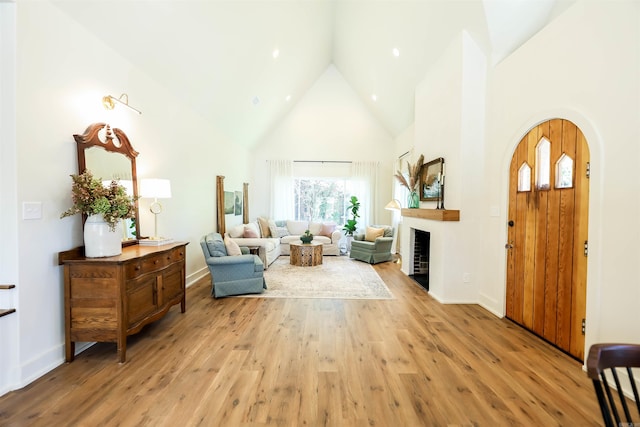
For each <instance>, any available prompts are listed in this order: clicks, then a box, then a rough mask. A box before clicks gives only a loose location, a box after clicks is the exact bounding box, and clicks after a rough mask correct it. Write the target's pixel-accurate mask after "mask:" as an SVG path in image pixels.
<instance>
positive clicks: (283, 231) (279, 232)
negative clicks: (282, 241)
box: [276, 227, 289, 237]
mask: <svg viewBox="0 0 640 427" xmlns="http://www.w3.org/2000/svg"><path fill="white" fill-rule="evenodd" d="M288 235H289V230H288V229H287V227H276V237H284V236H288Z"/></svg>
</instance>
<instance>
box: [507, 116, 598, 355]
mask: <svg viewBox="0 0 640 427" xmlns="http://www.w3.org/2000/svg"><path fill="white" fill-rule="evenodd" d="M588 206H589V147H588V145H587V141H586V140H585V138H584V135H583V134H582V132H581V131H580V129H578V128H577V127H576V125H574V124H573V123H571V122H570V121H568V120H562V119H553V120H549V121H547V122H544V123H542V124H540V125H538V126H536V127H534V128H533V129H531V131H529V133H528V134H527V135H525V137H524V138H522V140H521V141H520V143H519V144H518V147H517V149H516V151H515V153H514V155H513V158H512V160H511V168H510V172H509V219H508V226H507V228H508V234H507V235H508V242H507V244H506V248H507V300H506V316H507V318H509V319H511V320H513V321H514V322H516V323H518V324H520V325H522V326H524V327H525V328H527V329H529V330H531V331H532V332H534V333H535V334H537V335H539V336H541V337H543V338H544V339H546V340H547V341H549V342H551V343H553V344H554V345H556V346H557V347H559V348H560V349H562V350H564V351H566V352H568V353H569V354H571V355H572V356H574V357H576V358H578V359H580V360H584V325H585V313H586V309H585V306H586V281H587V254H588V238H587V236H588V229H587V223H588Z"/></svg>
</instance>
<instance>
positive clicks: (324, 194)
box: [293, 178, 351, 224]
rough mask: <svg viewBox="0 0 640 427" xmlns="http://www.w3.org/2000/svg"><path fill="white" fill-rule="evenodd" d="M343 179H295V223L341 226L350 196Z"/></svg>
mask: <svg viewBox="0 0 640 427" xmlns="http://www.w3.org/2000/svg"><path fill="white" fill-rule="evenodd" d="M348 187H349V183H348V181H346V180H345V179H344V178H295V179H294V188H293V191H294V208H295V220H297V221H302V220H305V221H322V222H334V223H336V224H343V223H344V221H345V209H346V208H347V205H348V201H347V200H346V199H347V198H348V197H351V196H350V193H349V188H348Z"/></svg>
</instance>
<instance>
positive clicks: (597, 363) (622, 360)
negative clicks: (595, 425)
mask: <svg viewBox="0 0 640 427" xmlns="http://www.w3.org/2000/svg"><path fill="white" fill-rule="evenodd" d="M638 367H640V345H638V344H615V343H603V344H594V345H592V346H591V348H590V349H589V355H588V357H587V375H588V376H589V378H591V380H592V381H593V387H594V389H595V392H596V397H597V398H598V404H599V405H600V411H601V413H602V419H603V421H604V424H605V426H607V427H609V426H611V427H614V426H620V425H626V424H625V423H629V424H630V425H633V418H632V415H631V411H630V410H629V406H628V404H627V398H626V396H625V395H624V392H623V386H622V383H621V382H620V378H619V376H618V371H617V369H616V368H624V369H626V372H627V375H628V377H629V382H630V386H631V390H632V392H633V396H634V400H635V402H634V403H635V406H636V410H637V413H638V415H637V416H638V418H637V420H640V398H639V397H638V389H637V386H636V382H635V378H634V376H633V372H632V370H631V368H638ZM607 372H608V373H609V374H608V376H609V378H613V380H614V382H615V389H613V385H609V382H608V381H607ZM616 390H617V391H616ZM616 396H617V402H616ZM619 408H620V409H622V411H623V413H622V414H621V413H620V411H619ZM621 415H624V417H625V419H626V422H622V421H621V418H620V416H621ZM614 420H615V423H614Z"/></svg>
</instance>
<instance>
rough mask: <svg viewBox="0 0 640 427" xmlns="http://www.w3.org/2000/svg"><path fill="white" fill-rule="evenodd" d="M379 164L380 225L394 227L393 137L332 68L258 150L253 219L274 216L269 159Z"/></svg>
mask: <svg viewBox="0 0 640 427" xmlns="http://www.w3.org/2000/svg"><path fill="white" fill-rule="evenodd" d="M276 159H289V160H339V161H378V162H380V169H379V176H380V177H381V178H380V179H379V183H378V186H379V191H378V200H381V201H383V203H382V202H380V203H378V209H377V212H376V215H377V217H376V218H377V222H381V223H385V224H390V223H391V222H390V221H391V216H390V214H389V212H388V211H386V210H385V209H384V206H385V205H386V204H387V202H388V201H389V199H390V198H391V194H392V191H391V184H392V181H391V179H389V178H388V177H390V176H391V174H392V170H393V160H394V152H393V144H392V138H391V135H390V134H389V133H388V132H387V131H386V130H385V129H384V128H383V127H382V126H381V125H380V124H379V123H378V122H377V120H376V119H375V118H374V117H373V116H371V114H370V113H369V112H368V111H367V109H366V108H365V106H364V105H363V104H362V101H361V100H360V99H359V98H358V97H357V95H356V93H355V92H354V90H353V89H352V88H351V87H350V86H349V84H348V83H347V82H346V81H345V80H344V78H343V77H342V75H341V74H340V72H339V71H338V70H337V69H336V67H335V66H333V65H330V66H329V67H328V68H327V70H326V71H325V72H324V73H323V74H322V76H321V77H320V78H319V79H318V80H317V81H316V83H315V84H314V85H313V86H312V87H311V88H310V89H309V90H308V91H307V93H306V94H305V95H304V96H303V97H302V98H301V99H300V101H299V102H298V103H297V105H295V106H294V107H293V108H292V109H291V112H290V113H289V114H288V115H287V116H286V117H285V118H284V119H283V120H282V121H281V122H280V123H279V124H278V126H277V127H276V128H275V129H274V130H273V131H272V132H271V133H270V134H269V135H268V136H267V137H265V138H264V139H263V140H262V141H261V142H260V144H258V146H257V147H256V148H255V150H253V161H254V169H253V172H254V173H253V176H252V180H251V181H252V185H251V186H250V187H249V194H250V200H249V203H250V206H251V209H250V216H251V218H250V219H252V220H253V219H254V218H255V217H257V216H265V217H268V216H269V198H270V189H269V178H268V176H269V175H268V169H267V160H276Z"/></svg>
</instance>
